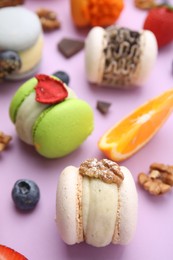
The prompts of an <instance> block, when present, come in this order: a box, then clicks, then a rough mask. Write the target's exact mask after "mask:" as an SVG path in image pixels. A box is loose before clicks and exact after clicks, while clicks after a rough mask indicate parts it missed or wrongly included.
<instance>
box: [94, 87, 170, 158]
mask: <svg viewBox="0 0 173 260" xmlns="http://www.w3.org/2000/svg"><path fill="white" fill-rule="evenodd" d="M172 111H173V89H171V90H168V91H166V92H164V93H162V94H161V95H160V96H158V97H156V98H154V99H152V100H150V101H148V102H147V103H145V104H144V105H142V106H140V107H139V108H137V109H136V110H135V111H133V112H132V113H131V114H130V115H128V116H127V117H125V118H124V119H123V120H121V121H120V122H119V123H117V124H116V125H114V126H113V127H112V128H111V129H109V130H108V131H106V132H105V134H104V135H103V136H102V137H101V139H100V140H99V143H98V146H99V148H100V150H101V151H102V152H103V153H104V154H105V155H106V156H107V157H108V158H109V159H111V160H113V161H122V160H125V159H127V158H128V157H130V156H131V155H133V154H134V153H136V152H137V151H138V150H139V149H140V148H142V147H143V146H144V145H145V144H146V143H147V142H148V141H149V140H150V139H151V138H152V137H153V136H154V135H155V134H156V132H157V131H158V130H159V129H160V127H161V126H162V125H163V123H164V122H165V121H166V119H167V118H168V116H169V115H170V114H171V112H172Z"/></svg>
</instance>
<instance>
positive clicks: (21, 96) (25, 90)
mask: <svg viewBox="0 0 173 260" xmlns="http://www.w3.org/2000/svg"><path fill="white" fill-rule="evenodd" d="M37 83H38V81H37V79H36V78H32V79H30V80H28V81H26V82H25V83H24V84H23V85H22V86H21V87H20V88H19V89H18V90H17V92H16V93H15V95H14V97H13V98H12V101H11V104H10V109H9V114H10V118H11V120H12V122H13V123H15V121H16V115H17V111H18V108H19V107H20V105H21V104H22V102H23V101H24V100H25V98H26V97H27V96H28V95H29V94H30V93H31V92H32V91H33V89H34V87H35V86H36V85H37Z"/></svg>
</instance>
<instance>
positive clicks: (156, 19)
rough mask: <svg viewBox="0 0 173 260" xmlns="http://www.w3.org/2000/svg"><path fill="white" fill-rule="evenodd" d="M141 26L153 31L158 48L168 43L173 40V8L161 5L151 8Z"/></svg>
mask: <svg viewBox="0 0 173 260" xmlns="http://www.w3.org/2000/svg"><path fill="white" fill-rule="evenodd" d="M143 28H144V29H146V30H150V31H152V32H153V33H154V35H155V36H156V39H157V43H158V47H159V48H160V47H162V46H165V45H166V44H168V43H170V42H171V41H173V8H172V7H170V6H166V5H163V6H158V7H156V8H154V9H151V10H150V11H149V13H148V15H147V17H146V20H145V22H144V26H143Z"/></svg>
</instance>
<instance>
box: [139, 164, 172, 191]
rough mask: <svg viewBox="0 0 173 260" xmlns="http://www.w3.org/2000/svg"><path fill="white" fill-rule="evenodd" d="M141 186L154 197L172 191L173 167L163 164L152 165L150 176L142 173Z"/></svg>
mask: <svg viewBox="0 0 173 260" xmlns="http://www.w3.org/2000/svg"><path fill="white" fill-rule="evenodd" d="M138 182H139V184H140V185H141V186H142V187H143V188H144V189H145V190H147V191H148V192H149V193H151V194H153V195H161V194H164V193H167V192H168V191H170V190H171V187H172V186H173V166H170V165H165V164H161V163H153V164H151V165H150V172H149V174H148V175H147V174H145V173H140V174H139V176H138Z"/></svg>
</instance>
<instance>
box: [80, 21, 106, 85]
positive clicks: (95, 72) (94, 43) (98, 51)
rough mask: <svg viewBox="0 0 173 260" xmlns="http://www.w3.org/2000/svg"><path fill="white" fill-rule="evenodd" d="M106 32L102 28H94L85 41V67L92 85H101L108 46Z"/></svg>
mask: <svg viewBox="0 0 173 260" xmlns="http://www.w3.org/2000/svg"><path fill="white" fill-rule="evenodd" d="M105 37H106V32H105V30H104V29H103V28H101V27H98V26H96V27H94V28H93V29H91V31H90V32H89V34H88V36H87V38H86V41H85V67H86V74H87V79H88V81H90V82H91V83H96V84H99V83H101V81H102V77H103V71H104V65H105V55H104V53H103V50H104V47H105V46H106V38H105Z"/></svg>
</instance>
